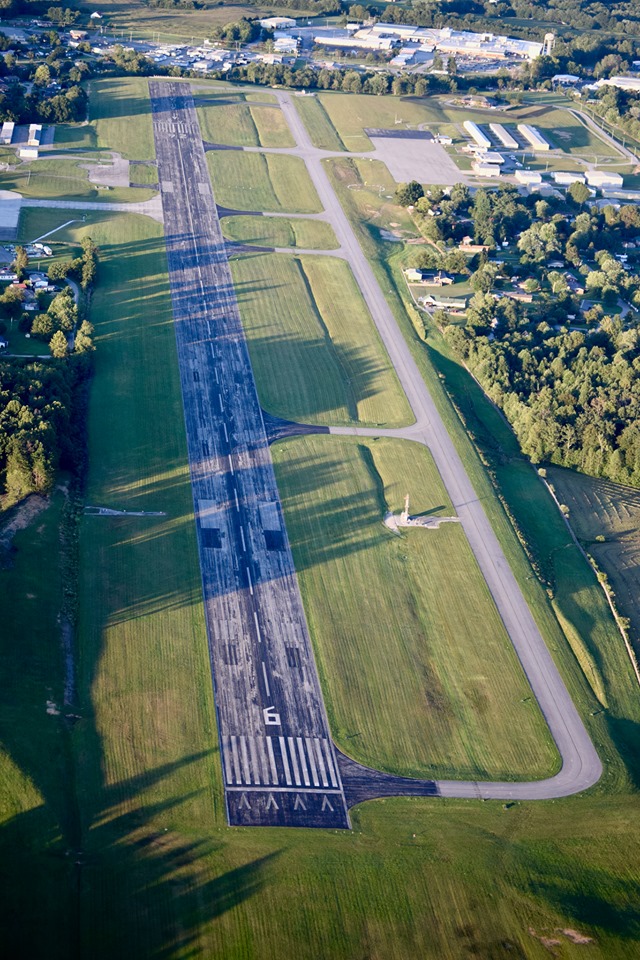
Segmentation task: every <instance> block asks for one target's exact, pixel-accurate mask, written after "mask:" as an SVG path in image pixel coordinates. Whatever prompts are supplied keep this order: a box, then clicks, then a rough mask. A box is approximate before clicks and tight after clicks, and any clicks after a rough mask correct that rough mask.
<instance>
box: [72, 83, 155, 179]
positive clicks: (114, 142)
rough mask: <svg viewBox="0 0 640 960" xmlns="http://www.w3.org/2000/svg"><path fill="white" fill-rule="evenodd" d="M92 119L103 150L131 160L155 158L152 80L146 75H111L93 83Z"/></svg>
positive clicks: (90, 87)
mask: <svg viewBox="0 0 640 960" xmlns="http://www.w3.org/2000/svg"><path fill="white" fill-rule="evenodd" d="M88 92H89V119H90V121H91V123H92V124H93V126H94V127H95V131H96V144H97V147H98V148H99V149H101V150H116V151H117V152H118V153H121V154H122V156H123V157H126V158H127V159H128V160H153V159H155V147H154V143H153V124H152V120H151V111H150V109H149V99H148V97H149V90H148V82H147V80H146V79H145V78H142V77H124V78H123V77H118V78H117V79H116V78H115V77H114V78H112V77H109V78H105V79H99V80H92V81H91V82H90V84H89V90H88Z"/></svg>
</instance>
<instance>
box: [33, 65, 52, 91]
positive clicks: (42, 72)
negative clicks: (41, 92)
mask: <svg viewBox="0 0 640 960" xmlns="http://www.w3.org/2000/svg"><path fill="white" fill-rule="evenodd" d="M33 82H34V83H35V85H36V86H37V87H46V86H47V85H48V84H49V83H50V82H51V70H50V69H49V67H48V66H47V65H46V63H41V64H40V66H39V67H37V68H36V72H35V74H34V75H33Z"/></svg>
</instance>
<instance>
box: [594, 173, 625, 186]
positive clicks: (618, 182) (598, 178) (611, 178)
mask: <svg viewBox="0 0 640 960" xmlns="http://www.w3.org/2000/svg"><path fill="white" fill-rule="evenodd" d="M585 176H586V178H587V183H588V184H589V186H590V187H621V186H622V184H623V183H624V180H623V178H622V174H620V173H609V172H608V171H606V170H587V172H586V174H585Z"/></svg>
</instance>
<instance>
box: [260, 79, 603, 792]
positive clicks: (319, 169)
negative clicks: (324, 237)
mask: <svg viewBox="0 0 640 960" xmlns="http://www.w3.org/2000/svg"><path fill="white" fill-rule="evenodd" d="M275 93H276V96H277V98H278V101H279V103H280V107H281V109H282V111H283V113H284V115H285V117H286V119H287V122H288V124H289V127H290V129H291V132H292V134H293V137H294V139H295V141H296V144H297V145H296V147H295V148H294V149H291V150H289V151H287V152H289V153H291V154H293V155H297V156H299V157H301V158H302V159H303V160H304V161H305V163H306V166H307V169H308V171H309V175H310V177H311V180H312V181H313V184H314V186H315V188H316V190H317V192H318V196H319V197H320V201H321V203H322V205H323V207H324V210H325V213H326V215H327V219H328V220H329V222H330V223H331V225H332V226H333V229H334V231H335V234H336V237H337V239H338V243H339V244H340V249H341V252H343V253H344V255H345V256H346V257H347V259H348V261H349V263H350V265H351V268H352V270H353V273H354V276H355V278H356V280H357V282H358V285H359V286H360V289H361V291H362V294H363V296H364V298H365V301H366V303H367V305H368V307H369V310H370V312H371V316H372V317H373V320H374V322H375V325H376V327H377V329H378V331H379V333H380V336H381V338H382V340H383V342H384V344H385V346H386V348H387V351H388V353H389V356H390V358H391V362H392V363H393V366H394V367H395V370H396V373H397V375H398V377H399V379H400V382H401V384H402V386H403V388H404V390H405V393H406V395H407V398H408V400H409V403H410V404H411V408H412V410H413V413H414V415H415V419H416V422H415V424H413V425H412V426H410V427H406V428H404V429H398V430H371V429H362V428H338V427H335V428H331V431H330V432H331V433H333V434H337V435H339V434H342V435H354V434H355V435H361V436H382V435H387V436H394V437H400V438H402V439H408V440H414V441H417V442H418V443H423V444H424V445H425V446H426V447H428V449H429V450H430V451H431V454H432V456H433V458H434V460H435V462H436V465H437V467H438V470H439V471H440V474H441V476H442V479H443V481H444V484H445V486H446V488H447V491H448V493H449V496H450V497H451V500H452V502H453V505H454V507H455V509H456V510H457V512H458V515H459V517H460V520H461V523H462V525H463V527H464V530H465V533H466V535H467V538H468V540H469V543H470V545H471V548H472V550H473V552H474V555H475V557H476V560H477V562H478V564H479V566H480V569H481V570H482V573H483V575H484V577H485V579H486V581H487V584H488V586H489V589H490V591H491V594H492V596H493V599H494V601H495V604H496V606H497V608H498V611H499V613H500V616H501V618H502V620H503V622H504V624H505V627H506V629H507V632H508V633H509V636H510V638H511V641H512V643H513V645H514V647H515V649H516V652H517V654H518V657H519V658H520V662H521V663H522V666H523V668H524V671H525V673H526V675H527V678H528V680H529V683H530V685H531V688H532V690H533V693H534V695H535V697H536V699H537V701H538V704H539V705H540V709H541V710H542V713H543V714H544V717H545V719H546V721H547V723H548V725H549V729H550V731H551V734H552V736H553V739H554V741H555V743H556V746H557V748H558V751H559V753H560V756H561V758H562V769H561V770H560V772H559V773H558V774H557V775H556V776H554V777H551V778H549V779H547V780H539V781H532V782H528V783H507V782H505V783H500V782H487V783H479V782H474V781H469V782H465V781H457V780H456V781H451V780H445V781H436V783H435V787H436V792H437V793H438V794H440V795H441V796H446V797H482V798H485V799H511V798H517V799H523V800H525V799H550V798H554V797H562V796H567V795H569V794H572V793H577V792H579V791H581V790H585V789H586V788H588V787H590V786H592V785H593V784H594V783H596V782H597V781H598V780H599V778H600V776H601V774H602V764H601V762H600V759H599V757H598V754H597V753H596V750H595V748H594V746H593V744H592V742H591V738H590V737H589V734H588V733H587V731H586V729H585V726H584V724H583V722H582V720H581V718H580V716H579V714H578V711H577V710H576V708H575V706H574V703H573V701H572V699H571V697H570V695H569V691H568V690H567V688H566V686H565V684H564V682H563V680H562V678H561V677H560V674H559V672H558V670H557V668H556V666H555V663H554V662H553V659H552V657H551V655H550V653H549V651H548V649H547V646H546V644H545V642H544V640H543V638H542V635H541V633H540V631H539V630H538V627H537V625H536V623H535V621H534V619H533V617H532V615H531V612H530V610H529V607H528V605H527V602H526V600H525V599H524V596H523V594H522V592H521V590H520V587H519V586H518V583H517V581H516V579H515V577H514V575H513V573H512V571H511V568H510V566H509V564H508V562H507V559H506V557H505V555H504V552H503V550H502V547H501V546H500V544H499V542H498V539H497V537H496V535H495V533H494V532H493V528H492V527H491V524H490V523H489V520H488V519H487V516H486V514H485V512H484V510H483V508H482V505H481V503H480V501H479V500H478V497H477V495H476V492H475V490H474V489H473V486H472V484H471V481H470V479H469V477H468V475H467V472H466V470H465V468H464V466H463V463H462V461H461V459H460V457H459V456H458V453H457V451H456V449H455V447H454V445H453V442H452V440H451V438H450V436H449V434H448V432H447V429H446V427H445V425H444V423H443V421H442V419H441V417H440V414H439V413H438V410H437V408H436V406H435V404H434V401H433V399H432V397H431V394H430V393H429V391H428V389H427V387H426V385H425V383H424V380H423V378H422V375H421V373H420V370H419V369H418V367H417V365H416V363H415V361H414V359H413V357H412V355H411V351H410V350H409V347H408V345H407V342H406V341H405V339H404V336H403V334H402V332H401V330H400V328H399V327H398V325H397V323H396V321H395V318H394V316H393V313H392V311H391V309H390V307H389V305H388V303H387V301H386V299H385V297H384V295H383V293H382V290H381V289H380V286H379V284H378V282H377V280H376V277H375V275H374V273H373V270H372V268H371V266H370V264H369V262H368V260H367V259H366V257H365V255H364V253H363V252H362V249H361V247H360V244H359V242H358V240H357V238H356V235H355V233H354V231H353V228H352V227H351V224H350V223H349V221H348V219H347V217H346V215H345V213H344V211H343V209H342V206H341V205H340V203H339V201H338V198H337V197H336V194H335V193H334V190H333V188H332V186H331V182H330V180H329V177H328V176H327V173H326V171H325V169H324V167H323V166H322V158H323V157H324V156H326V152H325V151H322V150H318V149H316V148H315V147H314V146H313V144H312V143H311V139H310V137H309V134H308V132H307V129H306V127H305V126H304V124H303V123H302V120H301V118H300V116H299V114H298V112H297V110H296V109H295V107H294V105H293V103H292V101H291V96H290V94H289V93H288V92H286V91H275ZM267 152H268V151H267ZM371 773H372V776H374V772H373V771H372V772H371ZM375 776H378V775H375ZM381 779H382V780H384V781H386V782H387V785H388V787H389V788H390V789H391V791H392V792H393V784H396V785H397V787H398V792H405V791H404V790H403V789H402V785H401V778H387V777H382V778H381ZM419 784H420V781H416V782H415V786H416V787H418V785H419ZM423 784H424V787H423V790H424V791H428V792H430V793H433V782H429V781H423ZM404 786H406V787H407V790H408V789H409V788H410V787H412V786H413V784H412V783H411V782H408V781H404Z"/></svg>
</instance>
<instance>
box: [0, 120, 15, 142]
mask: <svg viewBox="0 0 640 960" xmlns="http://www.w3.org/2000/svg"><path fill="white" fill-rule="evenodd" d="M15 126H16V125H15V123H14V122H13V121H12V120H5V122H4V123H3V124H2V130H1V131H0V143H11V141H12V140H13V131H14V129H15Z"/></svg>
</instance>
